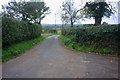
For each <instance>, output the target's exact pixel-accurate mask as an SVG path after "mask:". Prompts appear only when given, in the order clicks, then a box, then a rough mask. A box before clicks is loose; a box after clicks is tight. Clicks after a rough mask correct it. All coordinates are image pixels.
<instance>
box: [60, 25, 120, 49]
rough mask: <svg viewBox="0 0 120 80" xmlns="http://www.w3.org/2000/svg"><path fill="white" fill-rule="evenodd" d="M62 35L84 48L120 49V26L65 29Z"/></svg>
mask: <svg viewBox="0 0 120 80" xmlns="http://www.w3.org/2000/svg"><path fill="white" fill-rule="evenodd" d="M62 35H64V36H66V37H69V38H70V40H71V41H72V42H75V43H78V44H80V45H83V46H89V45H92V46H94V47H96V48H98V47H99V48H106V47H107V48H110V49H114V50H119V49H120V25H101V26H93V27H74V28H63V29H62Z"/></svg>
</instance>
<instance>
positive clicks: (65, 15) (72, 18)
mask: <svg viewBox="0 0 120 80" xmlns="http://www.w3.org/2000/svg"><path fill="white" fill-rule="evenodd" d="M61 8H62V14H61V19H62V22H63V23H70V24H71V27H73V25H74V23H75V22H77V21H78V20H79V19H81V18H82V16H81V15H80V10H81V9H77V8H75V7H74V2H71V1H66V2H63V4H62V7H61Z"/></svg>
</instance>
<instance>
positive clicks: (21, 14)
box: [3, 1, 50, 24]
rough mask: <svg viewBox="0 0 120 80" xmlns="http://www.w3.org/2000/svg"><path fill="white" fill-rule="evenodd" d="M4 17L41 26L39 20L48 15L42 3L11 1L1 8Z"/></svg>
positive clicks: (47, 9)
mask: <svg viewBox="0 0 120 80" xmlns="http://www.w3.org/2000/svg"><path fill="white" fill-rule="evenodd" d="M3 10H4V16H8V17H13V18H18V19H22V20H27V21H29V22H34V23H39V24H41V20H42V19H43V18H44V17H45V16H46V15H47V14H49V13H50V11H49V7H47V6H46V4H45V3H44V2H25V1H21V2H16V1H11V2H9V3H8V5H7V6H3Z"/></svg>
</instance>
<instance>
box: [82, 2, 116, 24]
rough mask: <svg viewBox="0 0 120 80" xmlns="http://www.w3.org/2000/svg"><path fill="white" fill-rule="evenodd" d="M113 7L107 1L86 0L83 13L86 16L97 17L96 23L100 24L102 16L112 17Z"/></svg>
mask: <svg viewBox="0 0 120 80" xmlns="http://www.w3.org/2000/svg"><path fill="white" fill-rule="evenodd" d="M113 11H114V9H113V7H112V5H111V4H108V3H107V2H86V4H85V6H84V8H83V14H84V15H85V17H86V18H91V17H93V18H94V19H95V25H100V24H101V21H102V17H104V16H106V17H108V18H109V17H110V16H111V14H113Z"/></svg>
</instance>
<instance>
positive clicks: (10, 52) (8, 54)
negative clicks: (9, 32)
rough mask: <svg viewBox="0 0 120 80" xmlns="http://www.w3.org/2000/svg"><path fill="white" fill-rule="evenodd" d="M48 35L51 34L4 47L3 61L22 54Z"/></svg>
mask: <svg viewBox="0 0 120 80" xmlns="http://www.w3.org/2000/svg"><path fill="white" fill-rule="evenodd" d="M48 36H50V35H42V36H39V37H38V38H35V39H32V40H29V41H23V42H19V43H16V44H12V45H11V46H9V47H7V48H3V50H2V61H7V60H8V59H10V58H12V57H14V56H17V55H19V54H22V53H23V52H25V51H26V50H28V49H29V48H31V47H32V46H34V45H35V44H37V43H39V42H40V41H42V40H43V39H45V38H46V37H48Z"/></svg>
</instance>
